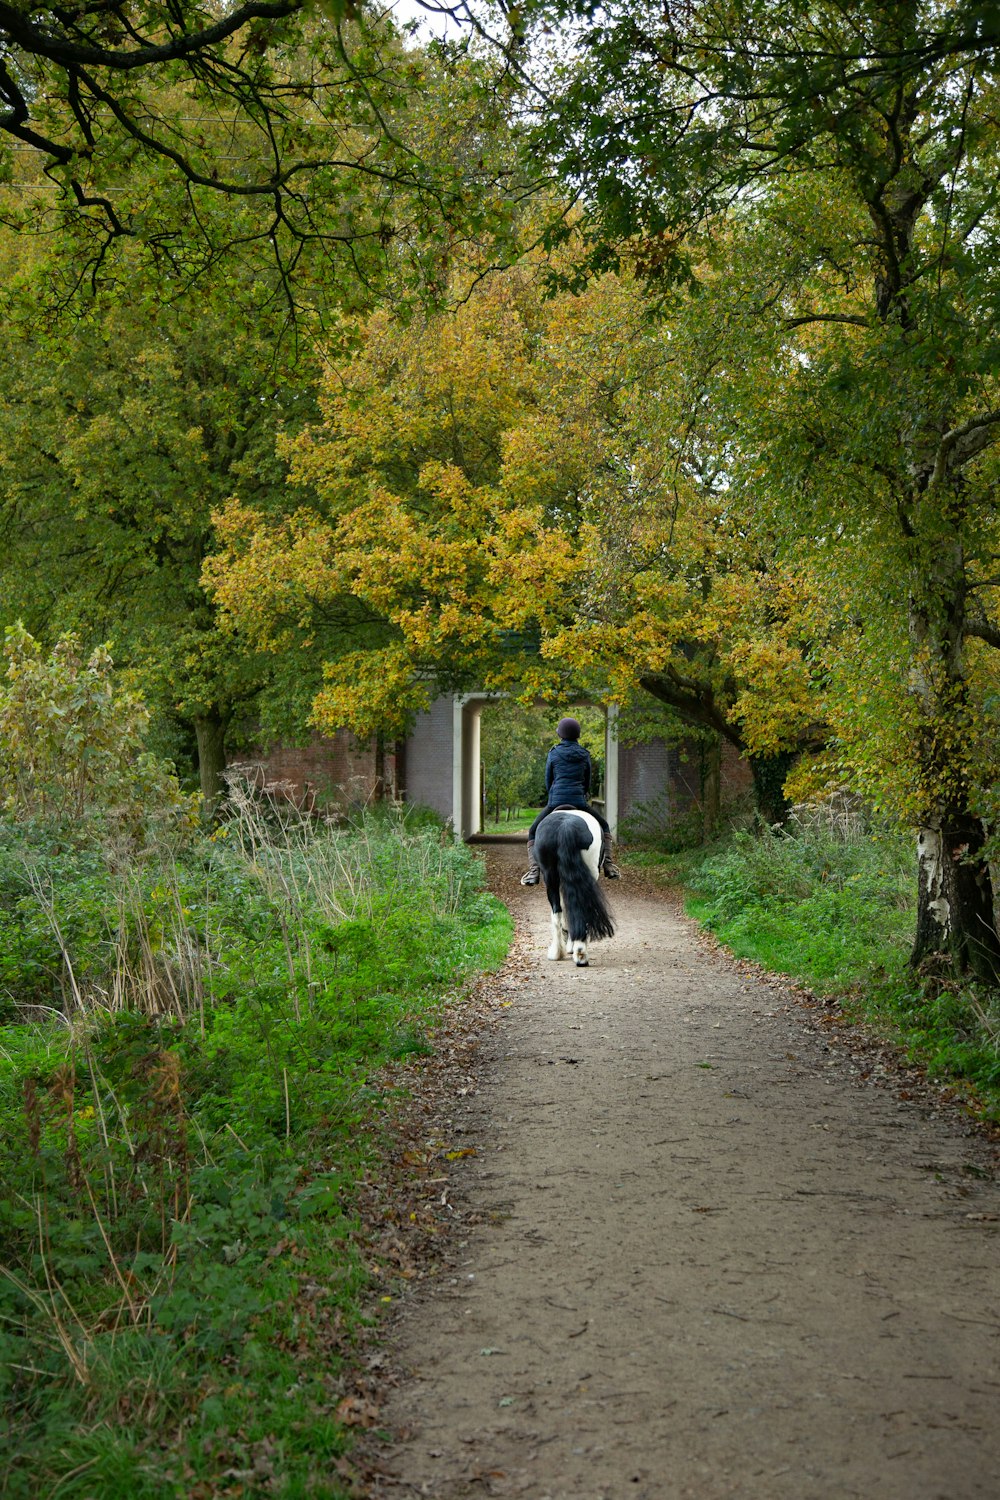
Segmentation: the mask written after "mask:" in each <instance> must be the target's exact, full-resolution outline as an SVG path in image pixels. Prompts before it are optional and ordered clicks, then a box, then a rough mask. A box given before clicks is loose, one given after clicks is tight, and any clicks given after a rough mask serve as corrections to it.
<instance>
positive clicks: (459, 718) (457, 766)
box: [451, 693, 465, 839]
mask: <svg viewBox="0 0 1000 1500" xmlns="http://www.w3.org/2000/svg"><path fill="white" fill-rule="evenodd" d="M464 704H465V699H464V698H462V697H460V696H459V694H457V693H456V694H455V696H454V697H453V698H452V700H451V714H452V718H451V826H452V829H453V831H454V834H455V837H456V838H457V839H460V838H464V834H463V832H462V803H463V797H462V765H463V762H464V756H463V754H462V751H463V742H464V740H465V735H464V733H463V729H464V722H465V716H464V713H463V707H464Z"/></svg>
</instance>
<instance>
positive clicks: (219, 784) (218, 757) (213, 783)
mask: <svg viewBox="0 0 1000 1500" xmlns="http://www.w3.org/2000/svg"><path fill="white" fill-rule="evenodd" d="M228 727H229V717H228V715H227V714H223V713H222V712H221V711H220V710H218V709H214V710H211V711H209V712H208V713H205V714H200V715H198V716H197V717H196V718H195V721H194V732H195V737H196V740H197V744H198V778H199V781H200V783H201V803H202V813H203V815H204V817H205V818H206V819H208V818H213V817H214V816H215V813H216V810H217V809H218V806H219V803H220V801H221V800H222V794H223V792H224V790H225V781H224V779H223V778H224V773H225V769H226V730H227V729H228Z"/></svg>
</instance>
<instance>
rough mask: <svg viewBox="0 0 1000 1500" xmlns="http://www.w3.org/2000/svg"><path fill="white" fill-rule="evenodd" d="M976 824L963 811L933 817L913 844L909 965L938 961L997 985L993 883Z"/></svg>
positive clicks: (998, 942)
mask: <svg viewBox="0 0 1000 1500" xmlns="http://www.w3.org/2000/svg"><path fill="white" fill-rule="evenodd" d="M985 842H986V833H985V829H984V828H983V823H982V819H981V818H977V817H975V816H974V815H973V814H972V813H970V812H968V811H967V810H966V809H961V808H956V809H951V810H950V811H945V812H941V813H938V814H936V815H934V816H933V817H932V819H931V820H930V821H929V823H928V825H927V826H926V827H924V828H922V829H921V830H920V837H919V838H918V840H917V865H918V871H919V891H918V898H917V931H916V937H915V939H914V943H913V952H912V953H911V955H910V963H911V964H912V965H913V967H914V968H920V966H921V965H922V964H925V963H926V961H927V960H928V959H931V958H933V957H935V956H937V955H939V954H940V955H943V956H945V957H946V958H947V959H948V962H949V965H950V967H951V968H952V969H953V970H954V971H955V972H956V973H958V974H962V975H970V976H972V977H973V978H975V979H981V980H983V981H984V982H985V983H987V984H996V983H997V982H998V980H1000V938H998V936H997V930H996V922H995V917H994V907H993V880H992V876H991V874H990V867H989V864H988V863H987V861H986V860H985V859H984V858H983V846H984V844H985Z"/></svg>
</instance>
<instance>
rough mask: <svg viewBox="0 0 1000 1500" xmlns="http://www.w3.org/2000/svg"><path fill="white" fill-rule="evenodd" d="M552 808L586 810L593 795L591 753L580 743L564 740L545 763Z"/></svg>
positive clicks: (554, 748) (556, 746)
mask: <svg viewBox="0 0 1000 1500" xmlns="http://www.w3.org/2000/svg"><path fill="white" fill-rule="evenodd" d="M545 790H546V792H547V794H548V806H549V807H586V806H587V805H588V803H587V798H588V796H589V794H590V751H589V750H585V749H584V748H583V746H582V745H581V744H580V742H579V740H560V741H559V743H558V745H553V746H552V749H551V750H550V751H549V755H548V759H547V760H546V762H545Z"/></svg>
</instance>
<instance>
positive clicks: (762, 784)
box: [749, 750, 798, 825]
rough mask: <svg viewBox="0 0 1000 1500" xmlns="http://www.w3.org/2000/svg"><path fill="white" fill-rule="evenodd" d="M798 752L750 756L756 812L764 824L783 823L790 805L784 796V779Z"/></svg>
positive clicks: (784, 751) (785, 751)
mask: <svg viewBox="0 0 1000 1500" xmlns="http://www.w3.org/2000/svg"><path fill="white" fill-rule="evenodd" d="M797 754H798V752H797V751H795V750H779V751H778V753H777V754H776V755H761V756H750V757H749V760H750V771H751V773H752V775H753V790H754V797H755V798H756V802H757V812H758V814H759V816H760V817H761V818H763V820H764V822H765V823H771V824H772V825H773V824H775V823H784V822H785V820H786V818H787V817H788V813H789V809H790V808H791V803H790V802H789V800H788V798H787V797H786V796H785V779H786V777H787V776H788V773H789V771H790V770H791V769H792V766H793V765H794V764H795V761H796V758H797Z"/></svg>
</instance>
